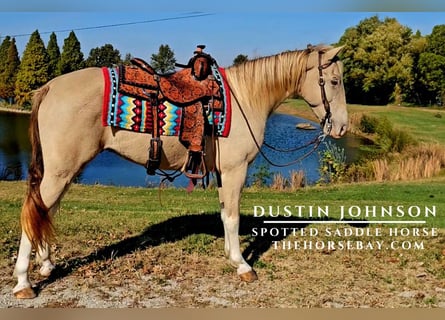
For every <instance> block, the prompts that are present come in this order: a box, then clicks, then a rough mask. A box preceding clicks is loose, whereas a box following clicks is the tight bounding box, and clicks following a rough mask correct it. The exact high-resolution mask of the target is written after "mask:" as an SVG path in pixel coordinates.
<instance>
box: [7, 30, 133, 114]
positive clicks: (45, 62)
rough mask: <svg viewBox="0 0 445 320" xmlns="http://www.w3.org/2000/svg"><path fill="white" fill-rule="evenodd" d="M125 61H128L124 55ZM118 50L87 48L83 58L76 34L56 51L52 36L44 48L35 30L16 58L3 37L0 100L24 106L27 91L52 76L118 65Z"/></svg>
mask: <svg viewBox="0 0 445 320" xmlns="http://www.w3.org/2000/svg"><path fill="white" fill-rule="evenodd" d="M125 59H126V60H129V59H130V55H129V54H127V55H126V57H125ZM122 62H124V61H122V59H121V54H120V52H119V50H116V49H114V48H113V46H112V45H111V44H105V45H104V46H102V47H97V48H94V49H91V51H90V54H89V56H88V57H87V58H86V59H85V58H84V54H83V53H82V51H81V45H80V42H79V40H78V39H77V36H76V34H75V33H74V32H73V31H72V32H71V33H70V34H69V35H68V37H67V38H66V39H64V42H63V47H62V50H60V48H59V46H58V43H57V37H56V34H55V33H52V34H51V35H50V38H49V41H48V44H47V45H46V46H45V44H44V43H43V40H42V38H41V37H40V34H39V31H38V30H36V31H34V32H33V33H32V34H31V36H30V39H29V41H28V43H27V45H26V47H25V50H24V52H23V56H22V58H21V59H20V58H19V54H18V51H17V46H16V42H15V39H14V38H11V37H9V36H6V37H5V38H4V40H3V41H2V43H1V45H0V99H1V100H4V101H7V102H9V103H17V104H18V105H21V106H23V105H27V104H29V102H30V100H31V92H32V91H33V90H35V89H37V88H39V87H40V86H42V85H43V84H45V83H46V82H48V81H49V80H51V79H52V78H54V77H57V76H59V75H62V74H65V73H69V72H72V71H75V70H79V69H82V68H85V67H93V66H108V67H111V66H112V65H114V64H119V63H122Z"/></svg>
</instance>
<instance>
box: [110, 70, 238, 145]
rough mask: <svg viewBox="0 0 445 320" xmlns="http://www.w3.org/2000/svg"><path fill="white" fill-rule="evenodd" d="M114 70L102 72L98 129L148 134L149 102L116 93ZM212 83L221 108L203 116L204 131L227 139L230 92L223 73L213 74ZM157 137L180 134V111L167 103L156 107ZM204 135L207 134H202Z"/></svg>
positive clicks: (116, 74) (150, 114) (216, 72)
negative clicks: (219, 93)
mask: <svg viewBox="0 0 445 320" xmlns="http://www.w3.org/2000/svg"><path fill="white" fill-rule="evenodd" d="M118 72H119V71H118V69H116V68H106V67H103V68H102V73H103V76H104V81H105V89H104V99H103V108H102V125H103V126H113V127H119V128H122V129H126V130H131V131H135V132H141V133H152V132H153V128H152V123H153V122H152V112H151V108H152V107H153V106H152V105H151V104H150V101H149V100H141V99H138V98H134V97H130V96H127V95H124V94H121V93H119V92H118V85H119V83H118V81H119V75H118ZM213 74H214V76H215V79H216V80H217V81H218V82H219V83H220V84H221V86H220V88H221V91H222V96H223V97H224V99H223V108H222V109H221V110H213V112H207V113H206V115H205V118H206V121H207V123H206V127H207V128H212V127H213V128H215V135H217V136H220V137H227V136H228V135H229V132H230V123H231V103H230V92H229V87H228V84H227V81H226V80H225V73H224V69H222V68H217V69H216V68H215V69H214V70H213ZM158 112H159V116H158V119H159V126H158V127H159V134H160V135H167V136H180V134H181V131H182V114H183V108H181V107H178V106H175V105H174V104H172V103H170V102H169V101H161V103H160V105H159V106H158ZM206 133H207V134H209V135H210V134H211V132H210V133H208V132H206Z"/></svg>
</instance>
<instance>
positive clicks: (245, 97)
mask: <svg viewBox="0 0 445 320" xmlns="http://www.w3.org/2000/svg"><path fill="white" fill-rule="evenodd" d="M228 78H229V83H230V82H232V83H233V85H231V93H232V98H233V99H234V100H235V101H236V102H237V103H238V104H239V105H240V107H241V108H243V109H250V110H251V112H252V113H255V114H257V116H258V117H259V118H262V119H264V120H267V118H268V117H269V116H270V115H271V114H272V112H273V111H275V109H276V108H278V106H279V105H280V104H281V103H282V102H283V101H284V100H285V99H286V98H288V97H289V95H290V94H291V92H290V91H289V90H286V89H285V88H283V89H281V90H279V89H278V88H279V87H278V85H276V84H275V83H271V81H270V79H269V77H268V75H264V74H258V75H257V76H255V77H252V78H251V79H250V80H249V81H253V82H254V84H250V85H245V86H244V85H243V84H246V83H245V80H240V79H234V78H230V73H228ZM231 80H232V81H231ZM272 88H275V89H272Z"/></svg>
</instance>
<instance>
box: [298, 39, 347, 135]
mask: <svg viewBox="0 0 445 320" xmlns="http://www.w3.org/2000/svg"><path fill="white" fill-rule="evenodd" d="M341 50H342V47H338V48H327V49H326V48H324V49H317V50H313V51H312V52H310V53H309V56H308V59H307V67H306V76H305V77H304V79H303V83H302V84H301V87H300V95H301V96H302V97H303V99H304V100H305V101H306V102H307V103H308V104H309V105H310V106H311V107H312V110H313V111H314V113H315V115H316V116H317V118H318V119H319V120H320V123H321V126H322V127H323V131H324V133H326V134H329V135H330V136H332V137H333V138H340V137H341V136H343V135H344V134H345V133H346V130H347V128H348V112H347V109H346V97H345V89H344V87H343V64H342V63H341V61H340V60H339V59H338V56H337V55H338V54H339V52H340V51H341Z"/></svg>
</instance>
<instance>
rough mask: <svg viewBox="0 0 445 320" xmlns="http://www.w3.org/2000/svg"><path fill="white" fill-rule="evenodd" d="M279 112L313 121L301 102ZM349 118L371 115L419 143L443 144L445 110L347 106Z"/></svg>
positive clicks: (287, 104)
mask: <svg viewBox="0 0 445 320" xmlns="http://www.w3.org/2000/svg"><path fill="white" fill-rule="evenodd" d="M278 111H279V112H286V113H290V114H295V115H297V116H301V117H304V118H308V119H311V120H314V116H313V114H312V112H311V110H310V108H309V107H308V106H307V105H306V103H305V102H304V101H302V100H298V99H293V100H288V101H286V103H284V104H283V106H282V107H280V108H279V109H278ZM348 111H349V115H350V117H351V116H353V115H354V114H363V113H364V114H372V115H376V116H382V117H386V118H388V120H390V121H391V123H393V124H394V126H395V127H396V128H399V129H405V130H407V131H408V132H409V133H410V134H411V135H412V136H413V137H415V138H416V139H417V140H418V141H419V142H437V143H441V144H445V110H444V109H433V108H427V107H424V108H422V107H397V106H363V105H352V104H351V105H348Z"/></svg>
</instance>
